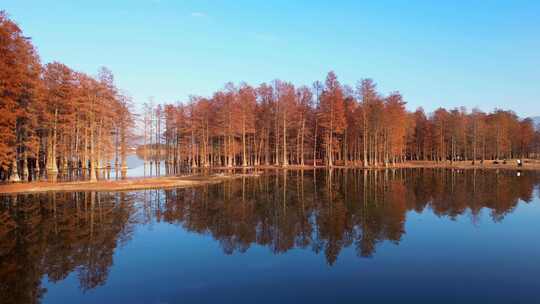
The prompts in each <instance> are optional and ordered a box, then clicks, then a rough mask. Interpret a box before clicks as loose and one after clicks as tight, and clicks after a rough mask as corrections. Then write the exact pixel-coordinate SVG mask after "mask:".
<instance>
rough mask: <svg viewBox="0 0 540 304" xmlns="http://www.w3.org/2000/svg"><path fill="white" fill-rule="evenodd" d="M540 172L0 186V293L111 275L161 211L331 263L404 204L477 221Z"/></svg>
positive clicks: (369, 252) (240, 244) (392, 225)
mask: <svg viewBox="0 0 540 304" xmlns="http://www.w3.org/2000/svg"><path fill="white" fill-rule="evenodd" d="M539 182H540V174H538V173H536V172H533V171H528V172H524V173H522V175H521V176H516V174H515V172H512V171H500V172H497V171H475V170H467V171H459V170H446V169H440V170H430V169H408V170H385V171H364V170H332V171H326V170H317V171H311V170H310V171H301V170H298V171H293V170H289V171H284V170H276V171H268V172H266V174H264V175H262V176H260V177H258V178H247V177H245V178H242V179H238V180H232V181H227V182H225V183H222V184H218V185H207V186H203V187H199V188H191V189H174V190H147V191H139V192H132V193H124V192H119V193H95V192H92V193H48V194H40V195H18V196H7V197H3V198H0V202H1V204H0V294H1V295H2V296H3V298H2V301H3V303H35V302H39V301H40V299H41V298H42V297H43V295H44V293H46V290H45V289H44V288H43V287H42V278H43V277H45V276H46V277H47V278H48V279H49V280H51V281H53V282H58V281H61V280H63V279H65V278H66V277H67V276H68V275H69V274H70V273H73V272H75V273H76V274H77V278H78V280H79V285H80V289H81V290H82V291H85V290H88V289H92V288H95V287H97V286H100V285H103V284H106V281H107V276H108V273H109V270H110V268H111V266H112V265H113V253H114V252H115V250H116V249H117V248H119V247H121V246H123V245H124V244H126V243H127V242H129V241H130V239H131V238H132V237H133V234H134V233H133V231H134V229H135V227H136V226H137V225H147V224H151V223H153V222H166V223H170V224H174V225H178V226H181V228H182V229H184V230H187V231H190V232H193V233H195V234H204V235H211V236H212V238H213V239H215V240H216V241H217V242H219V244H220V247H221V248H222V250H223V252H224V253H225V254H232V253H235V252H245V251H247V250H248V249H249V248H250V246H252V245H254V244H258V245H262V246H265V247H267V248H269V249H270V250H271V252H273V253H274V254H285V253H287V252H288V251H289V250H291V249H295V248H303V249H305V250H309V251H312V252H314V253H316V254H323V255H324V257H325V259H326V262H327V263H328V264H329V265H333V264H334V263H335V262H336V260H337V259H338V257H339V255H340V253H341V251H342V250H343V249H344V248H347V247H351V248H354V250H355V252H356V254H357V256H358V257H371V256H374V255H375V254H376V251H377V247H378V244H380V243H382V242H384V241H389V242H393V243H395V244H399V243H400V241H401V240H402V238H403V236H404V234H405V233H406V231H405V221H406V219H407V214H408V212H409V211H413V212H418V213H422V212H424V211H425V210H426V209H430V210H432V212H433V213H434V214H436V215H437V216H444V217H449V218H451V219H455V218H457V217H459V216H461V215H464V214H466V215H467V216H470V218H471V221H472V223H473V224H474V223H475V221H476V219H477V218H478V215H479V214H480V212H481V210H482V209H484V208H487V210H489V213H490V217H491V219H492V220H493V221H495V222H501V221H502V220H503V219H504V217H505V216H506V215H507V214H509V213H511V212H512V211H513V210H514V209H515V208H516V206H517V205H518V203H519V202H520V200H521V201H523V202H531V201H532V199H533V193H534V191H533V190H534V189H535V187H536V185H538V183H539Z"/></svg>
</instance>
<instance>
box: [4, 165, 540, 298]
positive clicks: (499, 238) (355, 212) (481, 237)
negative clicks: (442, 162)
mask: <svg viewBox="0 0 540 304" xmlns="http://www.w3.org/2000/svg"><path fill="white" fill-rule="evenodd" d="M134 161H135V164H137V163H136V162H137V160H136V159H135V160H134ZM136 168H137V166H136V167H135V168H133V169H136ZM276 172H278V173H281V172H283V171H276ZM319 172H320V174H319V173H317V179H313V175H312V173H313V172H312V171H306V173H305V176H304V177H302V179H300V175H299V173H298V171H289V175H288V177H287V179H286V181H287V183H285V179H284V177H283V175H271V176H261V177H260V178H257V179H250V178H246V179H244V180H233V181H228V182H225V183H223V184H218V185H209V186H205V187H198V188H194V189H177V190H167V191H163V190H148V191H136V192H130V193H129V195H127V194H126V196H124V199H125V198H126V197H129V199H126V200H125V201H123V202H122V199H123V198H121V197H119V196H118V195H120V194H118V193H114V194H103V196H101V201H100V202H99V203H97V204H94V206H118V204H126V205H125V206H127V207H131V206H134V207H133V208H132V209H129V208H128V209H129V210H132V211H131V213H130V214H131V215H132V216H133V219H132V220H133V222H132V224H131V225H130V224H119V225H126V226H125V227H129V228H126V229H127V230H130V229H133V230H132V231H133V232H132V234H131V237H129V238H127V241H126V242H125V243H124V244H122V245H121V244H120V242H119V241H118V240H114V238H115V237H118V234H109V233H108V231H114V227H117V226H114V224H115V223H116V224H118V223H124V222H123V221H126V218H125V217H124V216H125V214H123V213H122V212H119V211H122V210H127V209H126V208H124V207H122V208H119V207H116V208H117V209H115V210H114V211H111V212H109V213H108V211H107V210H109V209H107V208H105V209H104V210H105V212H104V213H101V212H97V211H96V213H95V214H94V219H95V220H96V226H95V228H94V229H93V230H92V231H93V232H92V234H90V233H89V232H88V231H90V230H89V229H88V221H89V219H90V218H91V216H90V215H88V214H87V213H84V210H85V208H87V207H88V206H90V205H89V204H87V203H88V202H89V201H88V200H86V201H84V200H83V201H81V200H79V201H77V202H75V201H74V200H73V199H67V200H66V199H64V200H63V201H62V200H60V197H61V196H59V199H58V202H57V203H58V205H57V209H56V210H55V212H56V213H52V212H50V211H43V210H50V209H47V208H48V207H47V206H48V204H50V197H47V196H46V195H44V196H43V197H42V201H41V204H42V205H43V207H42V208H43V209H41V210H42V211H38V212H37V214H36V216H37V217H38V218H41V219H42V221H43V222H42V225H43V226H45V227H50V228H49V229H52V230H50V231H49V232H48V233H49V234H46V235H48V237H47V238H46V239H44V240H43V241H44V242H46V243H47V242H48V243H47V244H52V245H51V247H52V248H53V249H54V248H57V249H58V248H65V249H62V250H59V251H58V252H59V253H60V254H58V255H55V256H53V257H52V261H53V263H52V264H51V265H49V264H47V263H46V262H43V263H44V264H45V266H47V267H53V268H54V267H59V266H58V265H63V264H62V263H59V264H56V263H57V262H58V261H61V260H59V259H62V258H74V259H75V260H76V261H75V263H80V264H76V265H79V266H78V269H80V268H83V267H88V265H92V263H95V261H92V260H91V259H88V258H87V256H86V255H87V254H88V256H90V255H91V253H92V252H93V253H94V254H96V253H107V252H108V253H109V254H110V255H112V264H109V265H108V266H107V268H105V269H104V270H105V271H106V279H105V280H104V281H103V282H102V284H101V285H98V286H97V287H95V288H91V289H88V290H86V291H84V292H83V291H82V290H81V289H80V284H81V283H80V277H79V274H78V272H77V271H76V270H75V271H73V270H70V271H67V272H66V275H67V277H65V279H64V278H63V277H61V279H59V280H58V281H57V282H56V283H53V282H51V281H49V279H48V278H47V277H43V279H42V280H41V281H42V284H43V287H45V288H46V289H47V292H46V293H45V294H44V298H43V303H216V302H225V303H229V302H233V303H300V302H303V303H358V302H364V303H456V302H458V303H540V294H539V293H538V292H537V291H538V290H540V280H538V276H539V275H540V242H539V240H538V231H540V229H539V228H540V221H539V218H540V204H539V203H540V201H539V199H538V196H539V194H540V193H539V191H538V185H539V182H540V174H537V173H535V172H531V171H526V172H523V173H522V175H521V176H517V175H516V174H515V172H503V171H501V172H500V173H495V171H488V173H480V171H479V172H478V173H476V174H473V173H472V171H457V170H456V171H449V170H406V171H399V170H396V171H389V173H388V174H387V175H385V174H378V175H375V173H374V171H370V173H369V175H367V180H366V179H365V178H366V175H363V171H351V170H345V171H340V170H336V171H334V172H335V176H334V177H333V179H332V180H333V181H334V184H333V186H332V187H329V185H327V184H325V181H326V178H327V174H326V173H324V171H322V170H321V171H319ZM340 172H341V173H340ZM343 172H348V175H345V174H343V175H340V174H342V173H343ZM379 172H381V171H379ZM392 172H393V173H392ZM418 172H421V173H419V174H417V173H418ZM363 178H364V179H363ZM374 178H379V180H376V179H374ZM473 178H474V179H473ZM299 180H300V181H303V182H304V183H303V184H301V183H300V182H298V181H299ZM473 181H474V182H473ZM375 184H377V185H378V186H380V187H378V186H374V187H372V186H373V185H375ZM284 185H285V187H283V186H284ZM364 185H367V187H364ZM370 187H372V188H370ZM283 189H286V191H283ZM302 189H303V190H302ZM302 194H303V195H302ZM284 195H285V196H284ZM373 195H376V196H377V198H376V199H375V197H374V196H373ZM96 196H97V195H96ZM84 197H85V198H86V199H88V196H84ZM329 197H332V198H333V200H329V199H328V198H329ZM366 197H367V198H368V200H367V203H363V202H365V198H366ZM28 198H31V197H29V196H27V197H26V199H28ZM284 198H285V199H284ZM473 198H474V199H473ZM31 202H33V200H32V201H30V203H31ZM83 202H84V203H85V204H82V203H83ZM17 204H18V205H17V206H19V207H22V206H24V204H21V201H18V203H17ZM75 204H80V205H77V206H79V207H80V208H81V210H82V214H81V215H80V219H81V220H78V221H79V222H77V223H79V224H78V225H79V226H77V228H76V229H79V230H73V231H71V233H70V230H69V228H66V227H72V226H66V223H69V222H70V221H71V220H72V218H73V216H79V215H76V214H79V212H80V211H79V209H77V208H76V207H75ZM304 208H305V209H304ZM118 209H121V210H118ZM0 210H1V209H0ZM70 212H71V213H70ZM117 212H119V213H118V214H119V215H120V216H111V214H117ZM32 214H34V213H32ZM102 216H103V217H104V221H103V223H104V224H99V223H101V222H100V221H99V220H98V219H99V218H100V217H102ZM304 216H305V219H306V221H305V222H304V221H302V220H301V219H302V217H304ZM19 218H21V217H19ZM86 220H88V221H86ZM85 221H86V222H85ZM31 222H34V221H31ZM38 222H39V220H38ZM107 223H111V224H107ZM306 223H309V225H311V228H312V230H310V229H307V230H303V228H302V227H301V226H302V225H306ZM37 227H42V226H37ZM55 227H56V228H55ZM111 227H112V228H113V230H111ZM53 228H54V229H58V230H57V231H58V232H55V231H56V230H54V229H53ZM130 231H131V230H130ZM263 231H268V232H269V233H263ZM303 231H309V233H308V235H310V238H311V239H310V242H309V243H308V244H307V245H305V246H304V245H302V244H303V243H302V241H301V236H302V233H303ZM23 232H24V231H23ZM74 236H76V237H74ZM265 238H270V239H265ZM92 239H94V240H103V239H112V240H113V241H112V244H113V245H114V246H112V247H110V248H111V250H110V251H100V248H102V247H101V246H100V244H101V243H100V242H99V241H98V243H96V244H98V245H97V247H92V246H91V245H90V246H87V244H90V243H91V242H92V241H91V240H92ZM364 239H366V240H368V243H370V244H372V245H373V246H371V247H370V246H367V247H370V248H372V250H373V251H372V254H368V255H367V256H368V257H364V256H361V255H360V253H359V251H358V248H359V244H360V243H361V242H363V240H364ZM87 242H88V243H87ZM288 242H291V243H288ZM106 244H111V243H110V242H107V243H106ZM332 244H335V245H336V248H338V249H337V250H335V251H334V250H333V249H332V250H331V251H332V252H336V255H337V258H336V259H333V260H332V262H330V261H329V259H328V255H327V251H326V249H327V248H330V247H332V246H330V245H332ZM0 245H3V244H2V239H1V238H0ZM94 246H96V245H94ZM327 246H328V247H327ZM51 247H45V248H49V249H48V250H50V249H51ZM0 248H1V247H0ZM17 248H19V247H17ZM22 248H27V247H22ZM70 248H71V249H70ZM107 248H109V247H107ZM316 248H319V249H316ZM332 248H333V247H332ZM28 252H30V251H23V252H22V253H21V254H20V255H19V256H18V257H19V258H20V259H15V261H23V262H24V261H25V259H22V257H24V256H25V253H28ZM64 252H69V253H71V255H69V256H68V257H64V256H62V253H64ZM226 252H229V253H226ZM79 253H80V254H79ZM0 254H1V252H0ZM0 257H1V255H0ZM43 261H47V260H46V259H44V260H43ZM35 262H36V263H37V262H38V261H35ZM38 264H39V263H38ZM55 269H56V268H55ZM60 272H61V271H60ZM0 283H2V282H1V280H0ZM0 303H1V301H0Z"/></svg>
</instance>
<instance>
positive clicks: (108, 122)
mask: <svg viewBox="0 0 540 304" xmlns="http://www.w3.org/2000/svg"><path fill="white" fill-rule="evenodd" d="M0 117H1V119H0V180H4V181H6V180H9V181H21V180H24V181H29V180H40V179H47V180H56V178H57V177H58V176H73V175H74V176H80V177H83V178H85V179H89V180H91V181H95V180H97V179H100V178H102V175H104V174H103V172H104V170H108V169H111V168H115V170H116V172H118V171H121V172H123V175H125V172H126V170H127V164H126V157H127V154H128V148H129V147H130V146H131V145H134V144H137V143H138V144H140V145H139V147H138V151H137V153H138V154H139V155H140V156H141V157H142V158H144V160H145V163H147V162H150V163H159V162H162V161H164V162H165V164H167V165H169V166H172V167H173V168H178V169H181V168H209V167H214V168H216V167H225V168H232V167H254V166H280V167H289V166H314V165H315V166H328V167H333V166H350V167H352V166H355V167H387V166H393V165H395V164H397V163H403V162H406V161H411V160H424V161H435V162H441V161H444V162H454V161H463V160H468V161H471V162H472V163H476V162H479V163H483V161H484V160H486V159H494V160H498V159H501V160H502V159H510V158H537V157H538V155H539V151H540V133H539V132H538V131H537V128H535V126H534V123H533V120H532V119H529V118H525V119H523V118H520V117H518V116H517V115H516V114H515V113H514V112H512V111H509V110H502V109H495V110H494V111H492V112H489V113H486V112H483V111H481V110H479V109H473V110H472V111H468V110H467V109H466V108H465V107H461V108H455V109H444V108H439V109H437V110H435V111H434V112H433V113H426V112H425V111H424V110H423V109H422V108H419V109H417V110H415V111H413V112H411V111H408V110H407V108H406V102H405V99H404V98H403V96H402V95H401V94H400V93H399V92H390V93H388V94H383V93H381V92H379V91H378V90H377V87H376V83H375V82H374V81H373V80H372V79H369V78H365V79H362V80H360V81H358V83H357V84H356V85H354V86H349V85H343V84H341V83H340V82H339V80H338V78H337V76H336V74H335V73H334V72H332V71H331V72H329V73H328V75H327V76H326V79H325V80H324V82H322V81H315V82H314V83H313V84H312V85H310V86H295V85H294V84H292V83H290V82H286V81H282V80H274V81H272V82H270V83H263V84H260V85H257V86H251V85H249V84H246V83H240V84H233V83H227V84H226V85H225V86H224V88H223V89H221V90H218V91H217V92H215V93H214V94H213V95H212V96H208V97H202V96H191V97H190V98H189V100H188V101H186V102H172V103H166V104H154V102H148V103H145V104H144V108H143V110H142V113H141V115H140V116H139V117H140V118H137V116H136V115H135V114H134V111H133V102H132V100H131V98H130V97H129V96H128V95H127V94H126V93H123V92H122V91H121V90H120V89H118V88H117V87H116V86H115V83H114V76H113V74H112V72H111V71H110V70H109V69H107V68H104V67H103V68H100V70H99V72H98V74H97V76H90V75H87V74H85V73H82V72H78V71H75V70H73V69H71V68H69V67H68V66H66V65H64V64H62V63H59V62H52V63H47V64H44V65H43V64H41V62H40V58H39V55H38V54H37V51H36V49H35V47H34V46H33V45H32V42H31V39H30V38H29V37H26V36H24V34H23V32H22V31H21V29H20V28H19V26H18V25H17V24H16V23H15V22H14V21H12V20H11V19H10V18H9V17H8V16H7V14H6V13H5V12H0ZM136 134H139V135H138V136H136Z"/></svg>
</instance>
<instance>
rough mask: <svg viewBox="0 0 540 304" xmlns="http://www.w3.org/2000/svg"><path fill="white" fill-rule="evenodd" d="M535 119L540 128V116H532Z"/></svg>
mask: <svg viewBox="0 0 540 304" xmlns="http://www.w3.org/2000/svg"><path fill="white" fill-rule="evenodd" d="M531 118H532V120H533V121H534V125H535V126H536V127H537V128H538V127H539V126H540V116H536V117H531Z"/></svg>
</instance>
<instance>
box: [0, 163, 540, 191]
mask: <svg viewBox="0 0 540 304" xmlns="http://www.w3.org/2000/svg"><path fill="white" fill-rule="evenodd" d="M325 168H328V167H326V166H313V165H304V166H300V165H290V166H287V167H281V166H274V165H270V166H265V165H261V166H256V167H232V168H229V167H213V168H205V169H209V170H222V171H227V170H242V169H249V170H265V169H266V170H314V169H325ZM331 168H332V169H354V170H387V169H459V170H472V169H477V170H515V171H518V170H522V171H524V170H532V171H535V170H540V160H526V162H525V164H524V165H523V166H522V167H518V166H517V165H516V163H515V161H514V160H509V161H507V163H506V164H502V163H499V164H494V163H493V161H485V162H484V164H480V163H479V162H477V163H476V164H474V165H473V164H472V162H471V161H459V162H454V163H451V162H434V161H408V162H405V163H396V164H393V165H390V166H387V167H385V166H377V167H373V166H372V167H362V166H354V165H348V166H332V167H331ZM203 170H204V169H203ZM257 176H259V173H258V172H257V171H255V172H251V173H234V174H230V175H227V174H212V175H201V174H196V175H190V176H160V177H135V178H129V177H128V178H126V179H121V180H99V181H97V182H90V181H72V182H47V181H39V182H29V183H25V182H19V183H6V184H0V195H9V194H25V193H26V194H30V193H43V192H50V191H55V192H65V191H98V192H109V191H134V190H146V189H168V188H188V187H197V186H202V185H208V184H217V183H221V182H223V181H225V180H230V179H236V178H241V177H257Z"/></svg>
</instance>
